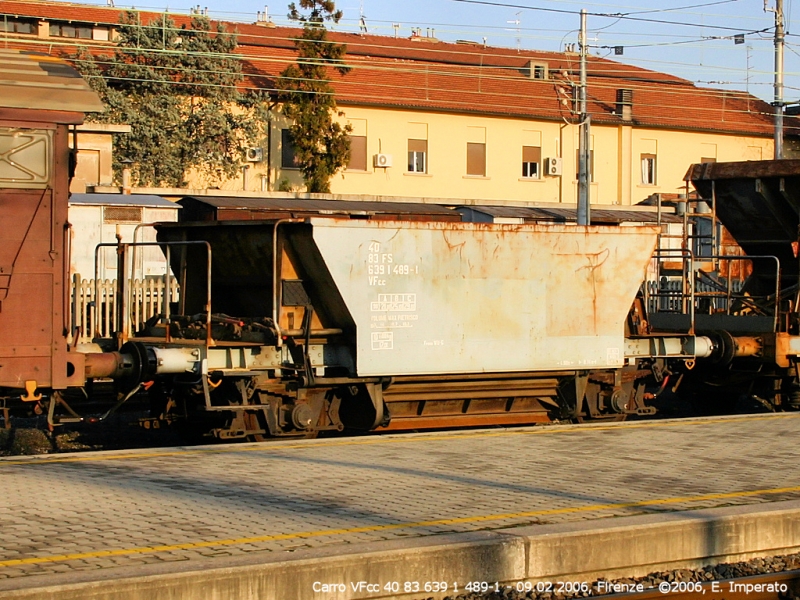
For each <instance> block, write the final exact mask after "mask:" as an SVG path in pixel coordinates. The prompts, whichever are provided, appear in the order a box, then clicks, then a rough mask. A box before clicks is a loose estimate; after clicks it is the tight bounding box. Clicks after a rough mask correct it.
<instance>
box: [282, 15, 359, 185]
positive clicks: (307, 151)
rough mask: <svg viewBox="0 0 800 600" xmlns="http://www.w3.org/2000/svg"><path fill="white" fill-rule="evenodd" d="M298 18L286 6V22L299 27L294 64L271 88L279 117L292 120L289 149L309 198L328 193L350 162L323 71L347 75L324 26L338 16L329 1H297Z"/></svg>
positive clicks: (338, 47)
mask: <svg viewBox="0 0 800 600" xmlns="http://www.w3.org/2000/svg"><path fill="white" fill-rule="evenodd" d="M299 3H300V8H301V9H305V10H307V11H310V12H309V13H308V14H302V13H301V12H300V11H299V10H298V7H297V6H296V5H295V3H294V2H292V3H291V4H290V5H289V18H290V19H291V20H293V21H298V22H300V23H302V24H303V33H302V35H301V36H300V37H299V38H298V39H297V40H295V47H296V48H297V55H298V56H297V64H292V65H289V66H288V67H286V69H284V70H283V72H281V74H280V77H279V79H278V81H277V87H278V89H279V90H281V91H280V92H279V94H278V99H279V100H280V101H281V102H282V104H283V114H284V115H285V116H286V117H288V118H289V119H291V120H292V122H293V124H292V126H291V128H290V129H289V133H290V137H291V139H292V142H293V144H294V148H295V157H296V161H297V166H298V167H299V168H300V170H301V171H302V173H303V179H304V180H305V183H306V188H307V190H308V191H309V192H322V193H327V192H330V179H331V177H333V175H335V174H336V172H337V171H338V170H339V169H341V168H342V167H344V166H345V165H346V164H347V162H348V161H349V160H350V139H349V138H348V134H349V133H350V131H351V129H350V126H349V125H348V126H346V127H342V126H341V125H340V124H339V123H336V122H335V121H334V120H333V116H334V115H338V116H343V114H344V113H341V112H339V111H337V109H336V100H335V99H334V93H333V87H332V86H331V85H330V82H329V80H328V67H329V66H332V67H333V68H334V69H335V70H336V71H338V72H339V73H340V74H342V75H344V74H346V73H347V72H348V71H349V70H350V69H349V68H348V67H347V66H346V65H345V64H344V55H345V52H346V46H345V45H343V44H335V43H332V42H330V41H328V32H327V29H326V28H325V21H333V22H334V23H338V22H339V19H341V18H342V11H340V10H336V7H335V5H334V3H333V2H332V1H331V0H299Z"/></svg>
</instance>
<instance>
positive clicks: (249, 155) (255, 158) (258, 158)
mask: <svg viewBox="0 0 800 600" xmlns="http://www.w3.org/2000/svg"><path fill="white" fill-rule="evenodd" d="M245 158H246V159H247V162H262V161H263V160H264V149H263V148H248V149H247V152H246V153H245Z"/></svg>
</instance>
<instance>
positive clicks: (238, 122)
mask: <svg viewBox="0 0 800 600" xmlns="http://www.w3.org/2000/svg"><path fill="white" fill-rule="evenodd" d="M118 34H119V39H118V42H117V47H116V49H115V52H114V54H113V56H98V57H93V56H92V55H91V54H90V53H89V52H88V51H87V50H85V49H84V50H82V51H81V52H80V53H79V55H78V56H77V57H76V59H75V63H76V65H77V66H78V68H79V69H80V70H81V71H82V73H83V74H84V76H86V77H87V79H88V80H89V82H90V84H91V85H92V87H94V89H95V90H96V91H97V92H98V93H99V94H100V96H101V98H102V99H103V101H104V102H105V104H106V107H107V110H106V112H105V113H102V114H101V115H98V116H97V117H96V118H97V120H98V121H100V122H106V123H125V124H129V125H130V126H131V133H129V134H118V135H115V137H114V146H115V148H114V149H115V152H114V160H115V165H114V166H115V170H116V171H117V172H119V169H120V166H121V165H120V163H119V161H121V160H127V161H132V165H131V167H132V171H133V175H134V177H135V178H136V179H137V181H138V183H139V185H169V186H179V187H180V186H185V185H186V176H187V174H188V172H189V171H190V170H195V171H197V172H198V173H200V174H203V175H206V176H207V177H208V178H210V179H211V180H217V181H218V180H221V179H224V178H227V177H231V176H235V175H236V174H237V173H238V169H239V168H240V167H241V165H242V160H243V157H244V149H245V148H247V147H249V146H253V145H255V141H256V139H257V138H258V137H259V135H260V131H259V126H258V123H259V122H260V121H259V119H258V118H254V113H256V112H257V111H258V109H259V105H260V97H259V96H257V95H256V94H248V95H244V94H242V93H241V92H240V91H239V90H238V87H237V86H238V85H239V84H240V83H241V82H242V81H243V76H242V72H241V64H240V62H239V60H238V58H237V57H236V56H235V54H234V53H235V51H236V47H237V44H236V37H235V35H233V34H230V33H228V32H226V31H225V28H224V27H223V26H222V25H217V27H216V28H214V29H213V30H212V26H211V23H210V21H209V20H208V19H207V18H205V17H203V16H195V17H193V18H192V21H191V25H190V26H189V27H188V28H182V29H178V28H176V27H175V24H174V22H173V21H172V19H170V18H169V17H168V16H167V15H162V16H160V17H159V18H157V19H155V20H153V21H151V22H149V23H147V24H142V23H140V22H139V14H138V13H135V12H132V11H128V12H125V13H123V15H122V17H121V19H120V26H119V28H118Z"/></svg>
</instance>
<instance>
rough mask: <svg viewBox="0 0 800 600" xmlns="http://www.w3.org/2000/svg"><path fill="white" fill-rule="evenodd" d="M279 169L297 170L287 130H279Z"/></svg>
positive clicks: (292, 145)
mask: <svg viewBox="0 0 800 600" xmlns="http://www.w3.org/2000/svg"><path fill="white" fill-rule="evenodd" d="M281 167H282V168H284V169H297V168H299V167H298V165H297V157H296V156H295V149H294V143H293V142H292V135H291V133H290V132H289V130H288V129H281Z"/></svg>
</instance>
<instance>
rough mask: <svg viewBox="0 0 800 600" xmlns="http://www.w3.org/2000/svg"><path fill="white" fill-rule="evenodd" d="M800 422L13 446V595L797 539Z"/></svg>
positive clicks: (637, 561) (215, 587)
mask: <svg viewBox="0 0 800 600" xmlns="http://www.w3.org/2000/svg"><path fill="white" fill-rule="evenodd" d="M798 433H800V415H795V414H787V415H755V416H748V417H727V418H716V419H697V420H682V421H653V422H638V423H623V424H610V425H601V426H588V427H587V426H581V427H574V426H555V427H539V428H528V429H514V430H493V431H470V432H461V433H447V434H444V433H433V434H419V435H411V436H409V435H393V436H385V437H367V438H355V439H352V438H351V439H335V440H316V441H302V442H288V443H274V444H242V445H235V446H222V447H221V446H215V447H198V448H179V449H172V448H171V449H160V450H144V451H126V452H113V453H87V454H74V455H56V456H45V457H30V458H7V459H0V489H1V490H2V493H0V511H1V512H0V599H3V600H5V599H7V598H15V599H23V598H25V599H29V598H30V599H33V598H36V599H53V600H56V599H58V600H66V599H76V600H77V599H79V598H80V599H82V600H83V599H100V598H115V599H120V600H121V599H125V600H129V599H130V600H133V599H145V598H146V599H148V600H149V599H155V600H161V599H162V598H163V599H164V600H166V599H168V598H169V599H171V600H173V599H176V598H203V599H216V598H220V599H221V598H232V599H233V598H235V599H251V598H252V599H253V600H255V599H259V600H267V599H271V598H275V599H276V600H284V599H288V598H298V599H306V598H320V599H322V598H325V599H327V598H342V599H345V598H346V599H351V598H352V599H355V598H385V597H400V596H403V595H404V594H403V593H404V591H405V590H406V589H407V590H408V591H409V594H407V595H406V596H405V597H408V598H427V597H442V596H444V595H446V594H447V593H450V594H452V592H453V585H454V583H457V584H458V586H459V589H460V590H462V591H463V589H464V586H465V585H466V583H467V582H469V581H485V582H487V583H489V584H491V585H492V586H494V583H495V582H498V585H501V586H502V585H506V584H511V585H513V583H514V582H516V581H520V580H530V579H538V580H548V581H562V582H563V581H573V582H574V581H578V582H582V581H591V580H592V579H594V578H596V577H597V576H599V575H604V576H606V577H613V576H617V575H634V574H643V573H646V572H650V571H653V570H658V569H661V568H667V567H676V566H699V565H701V564H705V563H707V562H714V561H717V562H718V561H720V560H738V559H745V558H752V557H753V556H765V555H771V554H781V553H785V552H791V551H796V550H798V549H800V473H798V471H797V468H796V465H797V464H798V457H800V449H798V448H797V447H796V444H795V443H794V441H795V440H797V439H798ZM359 582H365V583H364V584H362V585H361V586H360V587H359ZM436 582H444V584H446V585H447V589H446V590H445V591H444V593H436V590H435V589H434V588H435V587H436V585H437V583H436ZM406 583H408V584H409V585H408V586H406ZM426 583H429V584H430V585H428V586H426V585H425V584H426ZM315 584H316V585H315ZM324 584H330V586H329V587H323V585H324ZM387 584H388V587H387ZM394 584H397V585H396V586H394ZM341 585H343V586H344V590H343V591H337V589H338V588H340V586H341ZM367 585H369V586H371V587H366V586H367ZM375 585H377V588H376V587H374V586H375ZM417 585H418V588H417V587H416V586H417ZM442 585H443V584H438V586H439V588H442ZM393 587H394V588H395V589H397V592H396V593H395V592H393V591H392V590H393ZM415 590H416V591H415Z"/></svg>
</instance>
